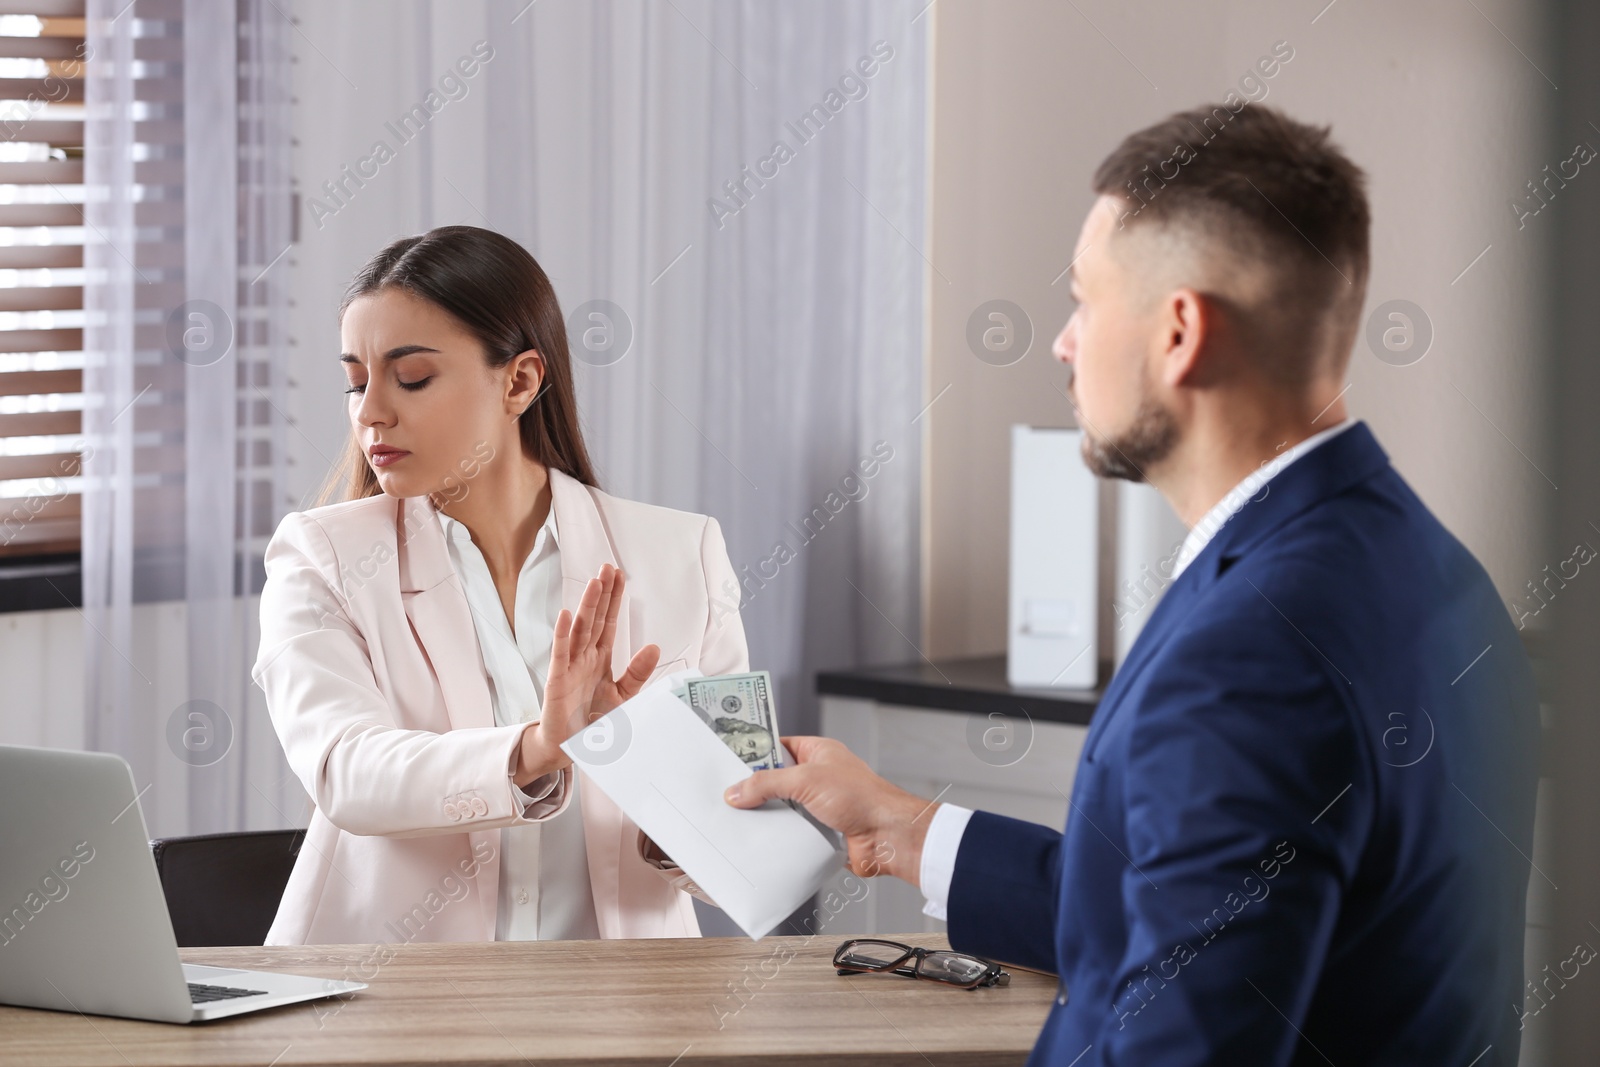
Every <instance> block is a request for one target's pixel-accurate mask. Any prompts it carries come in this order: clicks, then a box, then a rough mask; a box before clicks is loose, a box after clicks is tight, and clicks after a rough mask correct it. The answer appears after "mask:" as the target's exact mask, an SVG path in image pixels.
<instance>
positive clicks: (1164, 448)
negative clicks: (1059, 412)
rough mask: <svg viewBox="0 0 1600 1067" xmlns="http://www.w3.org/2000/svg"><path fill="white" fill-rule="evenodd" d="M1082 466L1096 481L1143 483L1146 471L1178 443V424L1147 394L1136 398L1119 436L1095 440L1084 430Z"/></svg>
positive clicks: (1089, 430)
mask: <svg viewBox="0 0 1600 1067" xmlns="http://www.w3.org/2000/svg"><path fill="white" fill-rule="evenodd" d="M1083 431H1084V432H1083V446H1082V452H1083V464H1084V466H1086V467H1088V468H1089V472H1090V473H1091V474H1093V475H1095V476H1096V477H1097V478H1121V479H1123V480H1124V481H1129V482H1142V481H1144V480H1145V471H1146V470H1148V469H1149V468H1150V467H1151V466H1153V465H1155V464H1157V463H1160V462H1161V461H1162V460H1164V459H1166V458H1167V456H1168V454H1170V453H1171V452H1172V450H1173V448H1175V447H1176V446H1177V444H1178V422H1177V420H1176V419H1174V418H1173V417H1172V412H1170V411H1168V410H1167V409H1166V408H1164V407H1162V406H1161V405H1160V404H1159V403H1158V402H1157V401H1156V399H1155V398H1154V397H1152V396H1150V395H1149V394H1148V393H1147V394H1145V395H1144V396H1143V397H1141V398H1140V399H1139V408H1138V410H1137V411H1135V412H1134V413H1133V423H1132V424H1131V425H1130V426H1129V427H1128V428H1127V429H1126V430H1124V431H1123V432H1122V433H1121V434H1118V435H1116V436H1112V437H1097V436H1096V435H1095V432H1094V430H1093V429H1091V428H1090V427H1089V425H1088V424H1087V423H1084V427H1083Z"/></svg>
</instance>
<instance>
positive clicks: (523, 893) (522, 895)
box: [517, 889, 528, 904]
mask: <svg viewBox="0 0 1600 1067" xmlns="http://www.w3.org/2000/svg"><path fill="white" fill-rule="evenodd" d="M527 902H528V891H527V890H526V889H519V890H517V903H518V904H526V903H527Z"/></svg>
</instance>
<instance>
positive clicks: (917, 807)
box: [724, 737, 938, 888]
mask: <svg viewBox="0 0 1600 1067" xmlns="http://www.w3.org/2000/svg"><path fill="white" fill-rule="evenodd" d="M783 741H784V743H785V744H787V745H788V746H789V751H791V752H793V753H794V757H795V760H796V761H797V764H798V765H797V766H794V767H780V768H778V769H777V770H771V771H756V772H755V773H754V774H752V775H751V776H750V777H749V778H746V779H745V780H744V781H742V782H738V783H735V784H734V785H732V786H730V787H729V788H728V791H727V793H726V794H724V799H726V800H727V802H728V803H729V804H732V805H733V806H734V807H736V808H756V807H760V806H761V805H762V804H763V803H765V802H766V801H767V800H769V799H771V798H773V797H779V798H782V799H787V800H797V801H799V802H800V803H801V804H803V805H805V808H806V810H807V811H809V812H810V813H811V814H812V815H814V816H816V817H817V819H818V820H819V821H820V822H822V823H825V824H826V825H828V826H830V827H832V828H833V829H835V830H837V831H839V832H840V833H842V834H844V835H845V840H846V842H847V844H848V846H849V853H850V870H851V872H852V873H854V874H856V875H859V876H861V877H863V878H871V877H874V876H876V875H880V874H892V875H894V876H895V877H896V878H900V879H903V880H904V881H907V882H910V883H911V884H912V885H914V886H918V887H919V888H920V887H921V884H922V841H923V839H924V838H925V837H927V835H928V822H929V820H930V819H932V818H933V811H934V809H935V808H936V807H938V804H937V803H936V802H934V801H928V800H924V799H922V798H921V797H919V796H915V795H914V794H911V793H908V792H906V791H905V790H904V789H901V788H900V787H899V786H897V785H893V784H892V783H890V782H887V781H885V780H884V779H882V778H880V777H878V776H877V775H876V774H874V773H873V772H872V768H870V767H868V766H867V765H866V763H864V762H863V761H862V760H861V759H860V758H859V757H858V756H856V755H855V754H854V753H853V752H851V751H850V750H849V749H848V748H846V747H845V746H844V745H843V744H841V743H840V742H838V741H835V740H833V739H832V738H828V737H785V738H784V739H783Z"/></svg>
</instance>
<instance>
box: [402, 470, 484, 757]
mask: <svg viewBox="0 0 1600 1067" xmlns="http://www.w3.org/2000/svg"><path fill="white" fill-rule="evenodd" d="M396 521H397V529H396V543H397V545H398V547H399V569H400V600H401V602H402V603H403V604H404V605H405V610H406V618H408V619H410V620H411V629H412V630H413V631H414V632H415V633H416V635H417V641H418V642H419V643H420V644H421V645H422V649H423V651H424V652H425V653H427V656H428V662H429V663H430V664H431V665H432V667H433V672H434V675H435V676H436V677H437V678H438V679H439V689H440V691H441V692H442V693H443V694H444V706H445V711H446V712H447V713H448V714H449V716H450V727H451V729H454V730H465V729H471V728H474V727H486V726H493V725H494V706H493V704H492V703H491V702H490V697H489V681H488V676H487V674H486V673H485V671H484V666H483V655H482V653H481V651H480V650H479V648H478V631H477V630H476V628H475V627H474V625H473V621H472V609H471V608H470V607H469V606H468V605H467V595H466V591H465V590H464V589H462V588H461V578H460V576H459V575H457V574H456V572H455V568H454V567H453V566H452V565H451V563H450V554H449V548H448V546H447V545H446V544H445V538H444V529H443V528H442V527H441V526H440V525H439V516H438V514H437V512H436V509H435V508H434V506H433V503H432V502H431V501H430V500H429V499H428V498H427V497H425V496H417V497H405V498H403V499H402V500H401V501H400V506H399V507H398V508H397V509H396Z"/></svg>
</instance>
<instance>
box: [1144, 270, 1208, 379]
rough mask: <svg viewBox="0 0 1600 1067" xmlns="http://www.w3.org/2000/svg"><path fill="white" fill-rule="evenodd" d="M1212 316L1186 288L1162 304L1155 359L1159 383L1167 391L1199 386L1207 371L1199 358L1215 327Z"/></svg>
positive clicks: (1200, 298) (1203, 300) (1203, 302)
mask: <svg viewBox="0 0 1600 1067" xmlns="http://www.w3.org/2000/svg"><path fill="white" fill-rule="evenodd" d="M1214 314H1215V309H1214V308H1213V307H1212V306H1211V303H1210V301H1208V300H1207V299H1206V298H1205V297H1204V296H1202V295H1200V293H1199V292H1198V291H1197V290H1195V289H1190V288H1188V287H1187V286H1184V287H1181V288H1178V289H1174V290H1173V291H1172V292H1170V293H1168V294H1167V295H1166V297H1165V299H1164V300H1163V301H1162V304H1161V315H1160V330H1161V333H1160V336H1159V339H1158V342H1157V344H1158V348H1159V351H1158V353H1157V357H1158V360H1159V366H1160V380H1161V381H1162V382H1163V383H1164V384H1166V385H1167V386H1168V387H1173V386H1178V385H1195V384H1198V381H1199V378H1200V376H1201V375H1202V374H1204V373H1205V372H1206V371H1208V370H1210V368H1209V367H1208V366H1207V365H1206V362H1205V360H1204V359H1203V358H1202V357H1203V356H1204V355H1205V352H1206V344H1207V342H1208V341H1209V340H1210V335H1211V332H1212V330H1213V329H1214V328H1215V326H1216V323H1215V321H1214V319H1213V316H1214Z"/></svg>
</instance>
